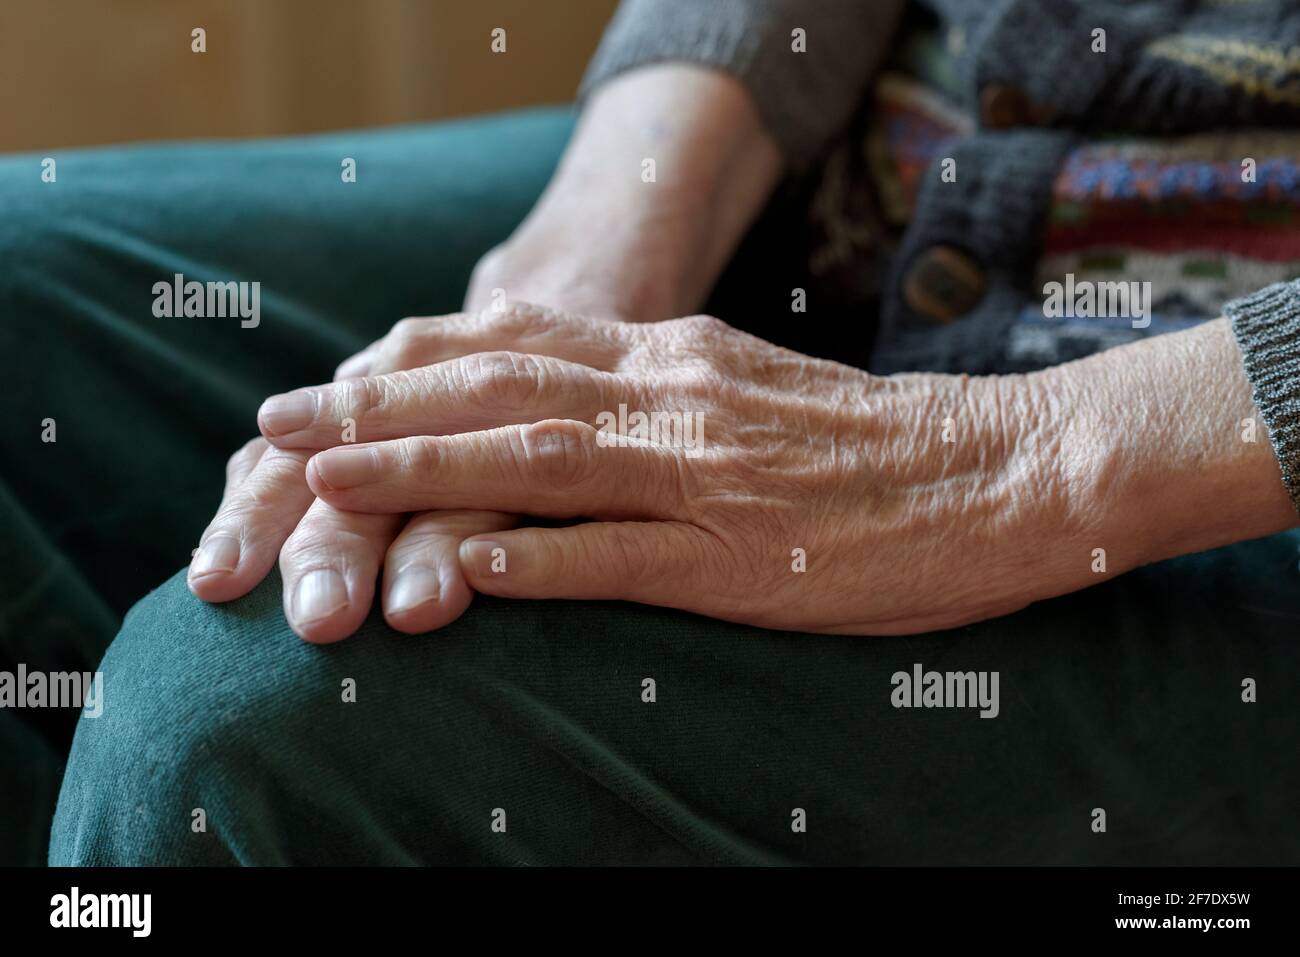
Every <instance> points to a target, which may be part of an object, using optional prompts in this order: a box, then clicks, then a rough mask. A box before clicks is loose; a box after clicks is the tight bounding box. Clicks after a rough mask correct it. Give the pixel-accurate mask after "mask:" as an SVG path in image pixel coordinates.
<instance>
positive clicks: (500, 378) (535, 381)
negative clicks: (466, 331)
mask: <svg viewBox="0 0 1300 957" xmlns="http://www.w3.org/2000/svg"><path fill="white" fill-rule="evenodd" d="M464 374H465V390H466V392H467V393H468V394H469V395H470V396H471V397H472V398H473V399H474V400H475V401H478V402H481V403H484V404H485V405H489V406H492V407H495V408H501V409H523V408H526V407H528V406H530V405H532V404H533V403H534V402H535V401H536V399H537V398H538V397H539V396H540V395H541V392H542V389H543V380H544V378H545V372H544V366H543V363H541V362H540V361H538V359H537V358H536V357H534V356H528V355H521V354H519V353H514V352H484V353H480V354H478V355H476V356H471V357H470V359H469V360H467V362H466V366H465V373H464Z"/></svg>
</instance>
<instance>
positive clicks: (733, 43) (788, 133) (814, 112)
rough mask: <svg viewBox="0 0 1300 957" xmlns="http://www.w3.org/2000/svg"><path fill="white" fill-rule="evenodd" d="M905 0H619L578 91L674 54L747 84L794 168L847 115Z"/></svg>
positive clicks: (875, 65)
mask: <svg viewBox="0 0 1300 957" xmlns="http://www.w3.org/2000/svg"><path fill="white" fill-rule="evenodd" d="M903 5H904V0H816V2H812V3H810V2H808V0H623V2H622V3H621V5H620V6H619V9H618V11H617V12H616V13H615V15H614V19H613V20H612V21H611V22H610V25H609V28H608V29H607V30H606V31H605V36H604V38H603V39H602V40H601V43H600V46H599V48H598V49H597V50H596V55H595V57H594V58H593V59H592V61H591V64H590V66H589V67H588V68H587V73H586V76H585V77H584V79H583V81H582V88H581V90H580V92H579V96H580V97H585V96H587V95H588V94H589V93H590V92H591V91H592V90H593V89H594V88H595V87H597V86H598V85H600V84H601V83H603V82H605V81H606V80H608V79H610V78H611V77H613V76H615V75H617V74H619V73H622V72H623V71H625V70H629V69H632V68H633V67H638V66H644V65H646V64H649V63H656V62H663V61H671V60H676V61H686V62H690V63H698V64H701V65H704V66H710V67H714V68H716V69H719V70H724V71H726V72H728V73H731V74H732V75H734V76H735V77H737V78H738V79H739V80H740V81H741V82H742V83H743V84H744V85H745V87H746V88H747V89H748V90H749V92H750V94H751V95H752V96H753V98H754V102H755V104H756V106H757V107H758V111H759V115H760V116H761V117H762V118H763V122H764V125H765V126H766V127H767V128H768V130H769V132H771V134H772V136H773V138H774V139H775V140H776V142H777V144H778V145H779V146H780V147H781V151H782V153H783V154H784V156H785V158H786V161H787V162H788V163H789V164H790V165H791V166H794V167H799V166H802V165H804V164H806V163H807V162H808V160H810V159H811V158H812V157H813V156H815V155H816V154H817V152H818V151H819V150H820V149H821V148H822V147H823V146H824V145H825V144H826V142H827V141H828V140H829V139H830V138H831V136H832V135H834V134H835V133H836V132H837V131H838V130H839V129H840V128H841V127H843V126H844V124H845V123H846V122H847V121H848V118H849V116H850V115H851V114H852V112H853V110H854V107H855V106H857V104H858V102H859V99H860V97H861V96H862V93H863V90H864V88H865V86H866V83H867V80H868V79H869V78H870V76H871V75H872V74H873V73H874V72H875V71H876V70H877V69H878V68H879V67H880V65H881V63H882V62H883V60H884V59H885V53H886V49H887V47H888V45H889V41H890V38H891V35H892V34H893V31H894V27H895V25H896V23H897V21H898V17H899V15H900V13H901V11H902V8H903ZM800 30H802V31H803V33H802V34H799V33H797V32H796V31H800ZM801 46H802V50H801V49H800V47H801Z"/></svg>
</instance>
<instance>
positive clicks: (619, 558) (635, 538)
mask: <svg viewBox="0 0 1300 957" xmlns="http://www.w3.org/2000/svg"><path fill="white" fill-rule="evenodd" d="M606 548H607V549H608V550H609V552H610V554H609V555H607V556H604V560H605V561H608V562H609V563H610V564H612V565H613V566H614V567H616V568H618V570H619V572H620V573H621V574H622V575H623V576H624V579H625V584H627V585H630V586H636V585H638V584H640V583H642V582H644V581H645V580H646V579H648V578H649V577H650V576H651V574H652V573H653V572H654V571H655V569H656V566H657V562H656V561H655V548H656V546H655V544H654V542H652V541H649V540H648V539H647V536H646V535H645V534H644V533H639V530H637V529H627V528H620V529H619V531H617V532H616V533H615V534H614V535H613V536H611V538H610V540H609V542H608V544H607V545H606Z"/></svg>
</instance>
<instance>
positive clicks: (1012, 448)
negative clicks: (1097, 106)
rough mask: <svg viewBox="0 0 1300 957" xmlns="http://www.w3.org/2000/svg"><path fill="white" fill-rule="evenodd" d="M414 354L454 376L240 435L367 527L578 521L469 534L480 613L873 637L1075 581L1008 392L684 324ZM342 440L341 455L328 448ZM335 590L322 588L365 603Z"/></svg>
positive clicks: (533, 326)
mask: <svg viewBox="0 0 1300 957" xmlns="http://www.w3.org/2000/svg"><path fill="white" fill-rule="evenodd" d="M421 336H422V339H421V341H422V342H423V345H422V346H421V348H422V349H426V350H428V351H427V352H423V353H421V354H422V355H430V356H433V355H437V354H439V353H446V354H460V355H459V357H457V358H451V359H447V360H445V361H440V362H435V363H434V364H431V365H427V366H424V367H421V368H417V369H410V370H407V371H399V372H391V373H385V374H380V375H375V376H369V377H365V378H359V379H351V380H347V381H341V382H336V383H334V384H332V385H325V386H319V387H313V388H309V389H302V390H298V391H296V392H292V393H288V394H285V395H281V396H276V397H273V398H271V399H269V400H268V401H267V402H266V403H265V404H264V405H263V407H262V410H261V413H260V414H259V424H260V426H261V428H262V431H263V434H264V436H265V437H266V438H267V440H268V441H269V442H270V443H271V444H272V445H274V446H275V447H276V449H278V450H279V452H278V454H280V455H289V456H306V455H309V454H310V453H311V452H312V451H314V450H326V451H321V452H320V453H319V454H316V455H314V456H313V457H312V458H310V460H309V461H308V462H307V467H306V474H307V481H308V483H309V485H310V486H311V490H312V491H313V492H314V493H315V494H316V495H317V496H319V498H320V500H321V501H322V502H324V503H327V504H328V505H330V506H332V507H334V508H335V509H338V510H339V511H340V512H343V513H349V514H361V515H365V516H367V518H368V519H369V520H370V521H373V522H375V523H383V522H390V523H391V522H394V521H396V520H397V517H398V516H400V515H402V514H403V513H408V512H413V511H419V510H424V509H465V510H472V511H475V512H478V511H482V510H487V511H490V512H494V513H499V512H518V513H522V514H528V515H534V516H541V517H545V518H548V519H585V520H586V521H583V522H581V523H578V524H571V525H568V526H565V527H559V528H554V527H548V528H517V529H513V530H494V531H492V532H491V533H490V534H476V535H473V536H471V537H469V538H468V539H466V540H465V541H464V542H463V543H462V544H461V545H460V547H459V558H460V566H461V569H462V571H463V574H464V576H465V580H466V581H467V582H468V584H469V585H470V586H471V587H473V588H474V589H476V590H478V591H481V592H485V593H489V594H495V595H505V596H516V597H527V598H548V597H557V598H609V599H629V600H633V601H640V602H647V603H651V604H656V605H669V606H673V607H678V608H683V609H687V610H690V611H695V612H699V613H703V614H706V615H709V616H712V617H717V618H726V619H730V620H734V621H740V622H745V623H749V624H755V625H761V626H766V627H774V628H789V629H797V630H802V631H818V632H841V633H854V634H884V633H900V632H915V631H923V630H928V629H934V628H941V627H946V626H952V625H957V624H961V623H963V622H969V621H973V620H976V619H981V618H986V617H989V616H992V615H997V614H1001V613H1004V612H1008V611H1011V610H1013V609H1015V608H1018V607H1020V606H1023V605H1025V604H1027V603H1028V602H1030V601H1032V600H1034V599H1036V598H1039V597H1043V596H1045V595H1049V594H1056V593H1059V592H1061V591H1066V590H1069V589H1071V588H1074V587H1079V586H1080V585H1081V584H1086V583H1087V582H1088V581H1089V580H1090V573H1089V567H1088V560H1087V552H1086V550H1084V551H1078V550H1076V551H1075V552H1073V553H1071V551H1070V549H1069V547H1068V543H1067V542H1066V541H1065V540H1064V539H1063V535H1067V534H1068V533H1069V532H1071V531H1073V530H1081V529H1083V528H1084V527H1085V525H1086V522H1085V521H1083V518H1082V516H1079V515H1078V514H1076V513H1075V511H1074V510H1073V506H1074V505H1076V504H1077V503H1078V500H1077V499H1075V498H1073V497H1072V495H1071V489H1070V488H1069V487H1068V485H1067V483H1066V482H1065V481H1064V476H1063V473H1062V470H1061V469H1059V468H1058V467H1057V466H1058V464H1059V462H1060V458H1059V457H1058V456H1057V455H1055V454H1054V452H1053V449H1052V447H1051V443H1050V442H1048V441H1046V439H1045V437H1044V436H1043V435H1042V433H1041V432H1040V431H1039V430H1038V429H1037V428H1036V417H1037V415H1036V413H1037V410H1038V409H1039V408H1040V407H1041V406H1042V403H1041V402H1039V401H1038V400H1037V398H1036V395H1035V385H1034V381H1033V380H1032V379H1028V378H1024V377H999V378H988V379H971V378H968V377H964V376H940V375H906V376H896V377H890V378H878V377H872V376H870V375H867V374H866V373H864V372H861V371H859V370H857V369H853V368H850V367H848V366H843V365H838V364H836V363H832V362H825V361H821V360H817V359H812V358H809V357H806V356H802V355H798V354H795V353H792V352H789V351H787V350H784V349H781V348H778V347H776V346H773V345H771V344H769V343H767V342H764V341H762V340H759V339H756V338H754V337H752V336H749V335H746V334H744V333H741V332H738V331H736V330H734V329H732V328H730V327H728V326H726V325H724V324H723V323H722V322H720V321H718V320H716V319H712V318H709V317H704V316H696V317H692V318H688V319H679V320H672V321H668V322H661V323H654V324H646V325H623V324H612V323H604V322H599V321H595V320H590V319H584V318H579V317H575V316H569V315H565V314H560V313H555V312H549V311H546V310H542V309H537V308H533V307H528V306H517V307H514V308H511V309H509V310H507V311H505V312H503V313H502V312H496V311H494V310H487V311H485V312H484V313H482V314H481V315H478V316H471V315H456V316H450V317H446V318H443V319H439V320H433V321H431V323H430V324H428V325H426V326H423V327H422V328H421ZM476 346H479V347H480V348H479V349H478V350H477V351H476V349H475V347H476ZM345 421H351V422H352V423H355V432H356V435H355V438H356V440H357V443H358V444H354V445H342V446H341V445H340V440H339V436H340V434H341V433H342V431H343V429H344V422H345ZM643 426H644V427H643ZM336 446H338V447H336ZM419 535H420V532H419V530H418V529H416V530H414V531H412V530H409V529H408V531H406V532H403V533H402V534H399V535H398V537H397V539H396V541H395V542H394V543H393V545H392V548H391V550H390V552H389V558H388V561H387V563H386V569H390V570H396V569H398V568H399V567H405V568H406V569H407V570H408V571H409V570H412V569H419V568H420V567H421V564H422V562H421V557H420V556H421V553H422V550H423V545H422V543H421V541H420V540H419ZM1048 542H1051V543H1052V547H1047V543H1048ZM1084 544H1085V542H1080V543H1079V548H1080V549H1082V548H1083V545H1084ZM394 553H396V554H398V555H399V556H401V558H400V560H396V561H395V560H394V558H393V554H394ZM441 560H442V557H441V556H439V555H437V554H433V555H430V557H429V558H428V562H429V563H430V564H432V565H437V564H438V563H439V562H440V561H441ZM377 563H378V562H377V560H376V562H375V563H374V564H373V565H371V566H369V567H367V568H366V569H365V571H366V572H372V571H373V569H374V567H376V566H377ZM343 571H344V570H342V569H340V577H341V578H342V579H343V582H342V583H341V584H339V585H338V586H336V587H338V588H339V589H340V590H342V589H347V591H348V594H349V598H350V599H352V600H354V601H356V602H358V603H360V602H364V601H368V592H367V591H366V589H365V584H364V582H363V581H361V579H360V578H356V579H352V580H351V581H349V580H348V579H347V576H346V575H344V574H342V572H343ZM420 574H421V575H423V576H425V577H431V576H429V574H428V572H425V571H422V572H420ZM401 580H402V579H401V578H400V577H399V578H398V579H397V581H398V582H400V581H401ZM387 587H393V585H392V583H389V584H388V585H387ZM353 588H356V594H355V596H353V595H352V589H353Z"/></svg>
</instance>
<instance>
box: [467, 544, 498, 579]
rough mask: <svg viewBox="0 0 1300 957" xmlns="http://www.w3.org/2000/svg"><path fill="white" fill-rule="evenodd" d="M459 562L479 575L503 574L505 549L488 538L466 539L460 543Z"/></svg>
mask: <svg viewBox="0 0 1300 957" xmlns="http://www.w3.org/2000/svg"><path fill="white" fill-rule="evenodd" d="M460 562H461V565H462V566H464V567H467V568H468V569H469V570H470V571H472V572H473V573H474V574H476V575H479V576H486V575H504V574H505V572H506V550H505V549H504V548H502V547H501V544H500V543H499V542H494V541H491V540H489V539H482V538H479V539H466V540H465V541H463V542H461V543H460Z"/></svg>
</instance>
